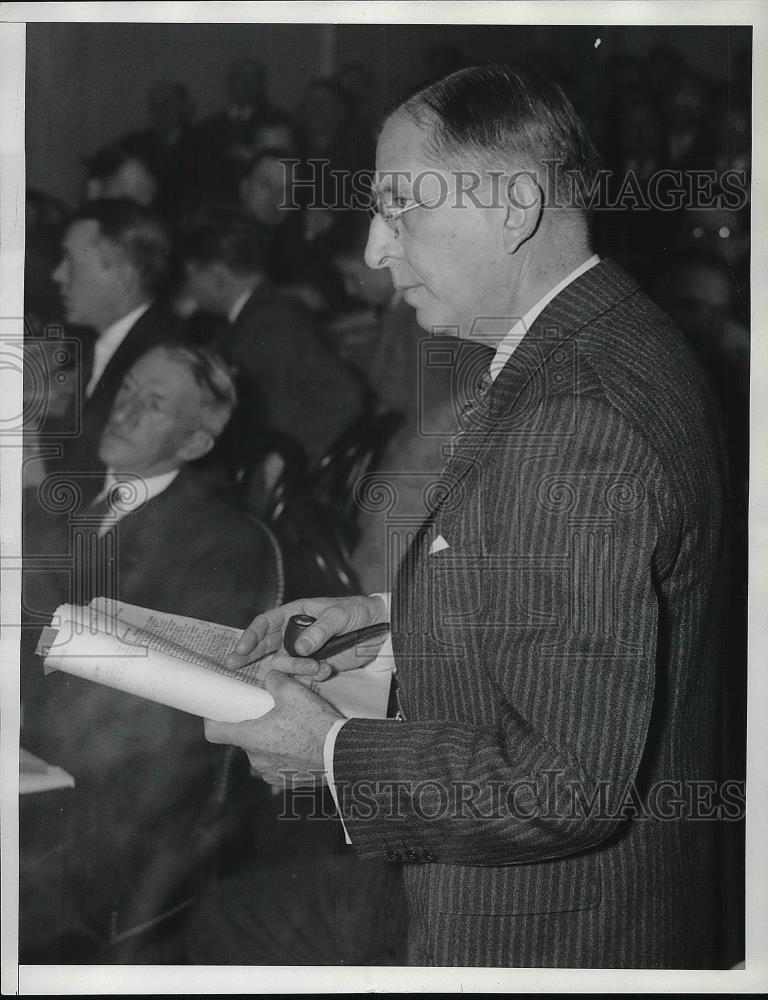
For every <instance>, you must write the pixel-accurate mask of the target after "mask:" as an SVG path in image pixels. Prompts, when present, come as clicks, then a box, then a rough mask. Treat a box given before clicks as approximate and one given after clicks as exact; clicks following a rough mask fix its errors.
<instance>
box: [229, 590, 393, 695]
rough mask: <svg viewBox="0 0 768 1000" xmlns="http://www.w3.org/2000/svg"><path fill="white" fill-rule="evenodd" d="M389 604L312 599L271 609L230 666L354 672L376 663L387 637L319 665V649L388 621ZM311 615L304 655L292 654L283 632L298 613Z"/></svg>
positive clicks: (320, 675) (299, 646) (320, 676)
mask: <svg viewBox="0 0 768 1000" xmlns="http://www.w3.org/2000/svg"><path fill="white" fill-rule="evenodd" d="M386 613H387V609H386V605H385V603H384V601H383V600H382V599H381V598H380V597H310V598H306V599H302V600H300V601H293V602H291V603H290V604H284V605H283V606H282V607H280V608H275V609H274V610H272V611H267V612H265V613H264V614H261V615H259V616H258V617H257V618H254V620H253V621H252V622H251V624H250V625H249V627H248V628H247V629H246V630H245V632H243V634H242V636H241V637H240V640H239V642H238V643H237V645H236V646H235V649H234V651H233V652H232V653H231V654H230V655H229V656H228V657H227V659H226V661H225V665H226V666H227V667H228V668H229V669H231V670H237V669H238V668H239V667H242V666H244V665H245V664H246V663H249V662H251V661H252V660H263V668H264V670H279V671H281V672H282V673H287V674H304V675H306V674H311V675H312V679H313V680H326V679H327V678H328V677H330V675H331V674H332V673H333V671H334V670H352V669H354V668H355V667H363V666H365V664H366V663H370V662H371V660H373V659H374V658H375V656H376V654H377V653H378V651H379V649H380V648H381V646H382V644H383V642H384V639H383V638H380V639H374V640H372V641H370V642H366V643H365V644H364V645H362V646H355V647H354V648H352V649H348V650H346V651H345V652H343V653H339V654H338V655H337V656H333V657H331V659H330V660H328V661H327V662H323V663H321V664H320V665H319V666H318V665H316V664H315V663H314V661H313V660H312V659H311V656H312V653H313V652H314V650H316V649H319V648H320V647H321V646H322V645H323V644H324V643H326V642H327V641H328V640H329V639H330V638H332V637H333V636H335V635H340V634H341V633H344V632H351V631H352V630H354V629H358V628H363V627H365V626H366V625H376V624H378V623H379V622H383V621H386ZM299 614H302V615H311V616H312V617H313V618H316V619H317V621H316V622H315V623H314V624H313V625H310V626H309V628H307V629H305V630H304V632H303V633H302V635H301V637H300V638H299V639H298V640H297V641H296V651H297V652H298V653H301V654H302V655H301V657H292V656H289V655H288V654H287V653H286V652H285V649H284V648H283V634H284V633H285V627H286V625H287V624H288V619H289V618H290V617H291V616H292V615H299Z"/></svg>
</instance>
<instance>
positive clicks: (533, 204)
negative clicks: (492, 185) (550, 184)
mask: <svg viewBox="0 0 768 1000" xmlns="http://www.w3.org/2000/svg"><path fill="white" fill-rule="evenodd" d="M504 205H505V207H506V216H505V218H504V231H503V237H502V238H503V240H504V249H505V250H506V252H507V253H514V252H515V251H516V250H517V249H518V247H520V246H522V245H523V243H525V242H526V240H528V239H530V237H531V236H533V234H534V233H535V232H536V230H537V229H538V227H539V222H540V221H541V213H542V209H543V207H544V197H543V195H542V191H541V188H540V187H539V182H538V179H537V177H536V175H535V174H534V173H532V172H531V171H530V170H519V171H517V172H516V173H514V174H512V176H511V177H510V179H509V183H508V184H507V187H506V191H505V193H504Z"/></svg>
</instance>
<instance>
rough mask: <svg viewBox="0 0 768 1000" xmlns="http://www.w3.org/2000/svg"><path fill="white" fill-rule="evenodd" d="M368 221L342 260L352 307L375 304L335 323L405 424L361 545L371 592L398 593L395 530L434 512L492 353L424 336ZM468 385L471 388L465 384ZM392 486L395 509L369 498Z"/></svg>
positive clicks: (391, 447)
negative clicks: (378, 260)
mask: <svg viewBox="0 0 768 1000" xmlns="http://www.w3.org/2000/svg"><path fill="white" fill-rule="evenodd" d="M367 239H368V222H367V219H366V217H365V216H361V217H360V219H359V221H358V222H357V224H356V225H355V227H354V229H353V228H349V229H348V230H347V233H346V239H345V241H344V242H343V243H340V245H339V247H338V250H337V253H336V255H335V256H334V264H335V266H336V267H337V268H338V270H339V272H340V274H341V275H342V276H343V279H344V283H345V288H346V291H347V294H348V296H349V298H350V299H351V301H353V302H355V301H356V302H357V303H359V304H360V305H364V306H367V309H365V310H364V311H361V310H360V309H358V310H356V311H354V312H350V313H348V314H347V315H346V316H345V317H343V318H342V319H340V320H339V321H337V323H336V324H335V327H334V331H335V336H336V338H338V340H339V350H340V351H341V352H342V353H343V354H344V356H345V357H347V358H348V360H349V361H350V362H351V363H353V364H355V365H356V366H357V367H359V368H360V369H361V370H362V372H363V374H364V375H365V377H366V378H367V379H368V381H369V383H370V384H371V385H372V386H373V388H374V390H375V391H376V393H377V395H378V396H379V398H380V399H381V401H382V402H383V403H385V404H387V405H389V406H390V407H392V408H393V409H396V410H399V411H400V412H401V413H403V415H404V417H405V420H404V421H403V424H402V426H401V427H400V429H399V430H398V431H397V433H396V434H395V436H394V438H393V439H392V440H391V441H390V443H389V444H388V446H387V448H386V451H385V452H384V455H383V457H382V460H381V463H380V465H379V468H378V469H377V470H376V473H375V481H374V480H371V481H370V483H369V485H368V486H367V488H366V490H365V491H364V493H363V495H362V496H361V498H360V503H361V507H362V510H361V516H360V540H359V542H358V544H357V546H356V547H355V551H354V553H353V568H354V569H355V571H356V573H357V576H358V579H359V580H360V583H361V584H362V586H363V589H364V590H365V592H366V593H379V592H382V591H387V590H389V589H390V587H391V585H392V583H393V580H394V571H395V570H396V568H397V567H396V566H394V565H391V564H390V563H389V562H388V560H389V558H390V555H389V553H390V539H389V537H388V525H392V526H394V525H395V524H398V525H399V526H400V527H402V523H403V519H404V518H408V520H409V521H412V523H413V524H414V526H417V527H418V525H420V524H421V522H422V521H423V520H424V518H425V517H426V514H427V496H428V487H429V484H430V483H432V482H435V481H436V480H437V479H438V478H439V473H440V470H441V469H442V467H443V464H444V462H445V457H446V455H447V453H448V452H447V449H448V448H449V447H450V442H451V440H452V438H453V437H454V436H455V435H456V434H458V432H459V430H460V420H461V415H462V407H461V405H457V401H459V400H461V401H463V402H464V403H468V402H469V396H470V394H471V392H472V391H473V387H472V385H471V384H470V383H471V378H469V379H467V378H466V377H465V376H466V375H467V373H470V374H471V372H473V371H474V372H480V371H482V368H483V367H484V365H485V366H487V365H489V364H490V362H491V358H492V356H493V352H492V351H491V350H490V348H488V347H485V346H483V345H482V344H475V343H469V342H466V343H462V344H460V343H459V342H458V341H457V340H456V338H455V337H450V336H441V335H440V334H439V333H424V332H423V331H422V330H420V328H419V326H418V324H417V322H416V318H415V316H414V313H413V309H411V307H410V306H408V305H407V304H406V302H405V301H404V300H403V297H402V293H401V292H396V291H395V289H394V288H393V286H392V278H391V275H390V273H389V271H388V270H387V269H386V268H384V269H381V270H374V269H371V268H369V267H368V266H367V265H366V263H365V260H364V259H363V253H364V250H365V245H366V242H367ZM462 380H463V381H464V382H465V383H466V384H460V383H461V382H462ZM382 486H385V487H387V488H388V490H389V495H390V496H391V497H392V498H393V504H392V506H387V507H386V508H385V509H382V508H381V505H380V504H377V503H375V502H373V500H372V502H368V500H367V499H366V495H367V496H369V497H371V498H374V497H375V496H376V493H377V491H380V490H381V487H382Z"/></svg>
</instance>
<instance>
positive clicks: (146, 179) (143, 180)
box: [85, 145, 158, 207]
mask: <svg viewBox="0 0 768 1000" xmlns="http://www.w3.org/2000/svg"><path fill="white" fill-rule="evenodd" d="M87 170H88V175H87V178H86V182H85V198H86V200H87V201H94V200H96V199H101V198H129V199H130V200H131V201H135V202H136V203H137V204H138V205H144V206H145V207H148V206H151V205H154V202H155V199H156V198H157V193H158V179H157V176H156V175H155V173H154V171H153V169H152V167H151V166H150V164H149V161H148V160H147V159H145V157H144V156H143V155H142V154H141V153H139V152H136V151H129V150H128V149H126V148H124V147H123V146H120V145H113V146H105V147H104V148H103V149H100V150H99V151H98V153H95V154H94V155H93V156H92V157H91V158H90V159H89V160H88V163H87Z"/></svg>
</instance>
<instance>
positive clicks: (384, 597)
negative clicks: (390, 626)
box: [368, 590, 392, 621]
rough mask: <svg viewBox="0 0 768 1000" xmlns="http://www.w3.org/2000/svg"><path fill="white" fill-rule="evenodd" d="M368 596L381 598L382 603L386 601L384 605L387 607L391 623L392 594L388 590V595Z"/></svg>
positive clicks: (388, 618)
mask: <svg viewBox="0 0 768 1000" xmlns="http://www.w3.org/2000/svg"><path fill="white" fill-rule="evenodd" d="M368 596H369V597H380V598H381V599H382V601H384V603H385V604H386V606H387V620H388V621H389V620H390V616H391V613H392V592H391V591H389V590H388V591H386V593H383V594H369V595H368Z"/></svg>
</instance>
